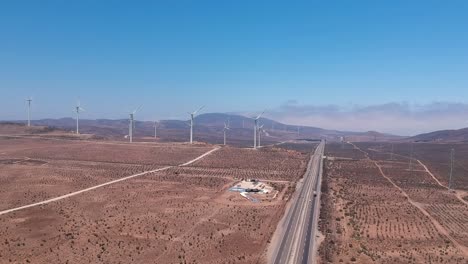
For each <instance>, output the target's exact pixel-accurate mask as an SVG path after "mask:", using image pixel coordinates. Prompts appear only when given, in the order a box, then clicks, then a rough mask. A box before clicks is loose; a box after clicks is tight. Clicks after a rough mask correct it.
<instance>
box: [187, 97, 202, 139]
mask: <svg viewBox="0 0 468 264" xmlns="http://www.w3.org/2000/svg"><path fill="white" fill-rule="evenodd" d="M204 107H205V106H202V107H200V108H199V109H198V110H197V111H195V112H192V113H188V114H189V115H190V144H192V143H193V125H194V123H193V119H194V118H195V115H196V114H197V113H198V112H200V110H202V109H203V108H204Z"/></svg>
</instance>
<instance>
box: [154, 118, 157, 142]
mask: <svg viewBox="0 0 468 264" xmlns="http://www.w3.org/2000/svg"><path fill="white" fill-rule="evenodd" d="M157 127H158V122H156V121H154V139H156V138H157V137H158V133H157V131H156V129H157Z"/></svg>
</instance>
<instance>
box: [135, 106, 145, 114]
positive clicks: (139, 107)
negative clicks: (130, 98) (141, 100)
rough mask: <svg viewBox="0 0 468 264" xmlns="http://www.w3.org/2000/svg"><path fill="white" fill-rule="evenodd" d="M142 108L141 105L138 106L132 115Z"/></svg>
mask: <svg viewBox="0 0 468 264" xmlns="http://www.w3.org/2000/svg"><path fill="white" fill-rule="evenodd" d="M142 107H143V105H142V104H141V105H140V106H138V108H137V109H135V111H133V114H135V113H136V112H138V111H139V110H140V109H141V108H142Z"/></svg>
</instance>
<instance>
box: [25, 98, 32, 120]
mask: <svg viewBox="0 0 468 264" xmlns="http://www.w3.org/2000/svg"><path fill="white" fill-rule="evenodd" d="M26 101H27V102H28V127H30V126H31V102H32V98H31V96H30V97H29V98H28V99H26Z"/></svg>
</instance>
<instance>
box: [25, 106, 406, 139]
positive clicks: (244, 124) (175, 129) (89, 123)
mask: <svg viewBox="0 0 468 264" xmlns="http://www.w3.org/2000/svg"><path fill="white" fill-rule="evenodd" d="M18 122H24V121H18ZM225 122H226V123H229V126H230V130H229V131H228V135H229V136H228V141H230V142H231V144H237V145H248V144H252V142H251V141H252V138H253V132H252V130H253V126H254V121H253V119H252V118H248V117H245V116H241V115H235V114H222V113H207V114H201V115H199V116H197V117H196V118H195V129H194V134H195V136H194V137H195V140H197V141H203V142H208V143H220V142H222V138H223V128H224V123H225ZM32 124H33V125H35V126H47V127H53V128H58V129H62V130H67V131H70V133H72V132H73V131H74V129H75V125H76V120H75V119H73V118H60V119H41V120H33V121H32ZM259 124H260V125H263V130H264V132H263V133H262V141H263V142H264V143H265V144H268V143H274V142H281V141H287V140H292V139H309V140H310V139H312V140H313V139H327V140H335V141H339V140H340V139H341V137H344V138H345V139H346V140H352V141H374V140H375V141H387V140H395V139H399V138H400V137H398V136H394V135H389V134H383V133H379V132H375V131H369V132H349V131H337V130H328V129H323V128H318V127H310V126H295V125H287V124H283V123H280V122H277V121H274V120H271V119H268V118H260V120H259ZM80 133H83V134H93V135H96V136H98V137H103V138H108V139H113V140H120V139H122V140H123V139H124V136H125V135H127V134H128V119H117V120H111V119H96V120H90V119H80ZM157 134H158V139H159V140H160V141H186V140H187V139H188V137H189V121H188V120H160V121H159V122H158V123H157ZM135 137H137V138H139V139H140V140H149V139H151V138H152V137H154V122H151V121H136V124H135Z"/></svg>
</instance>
